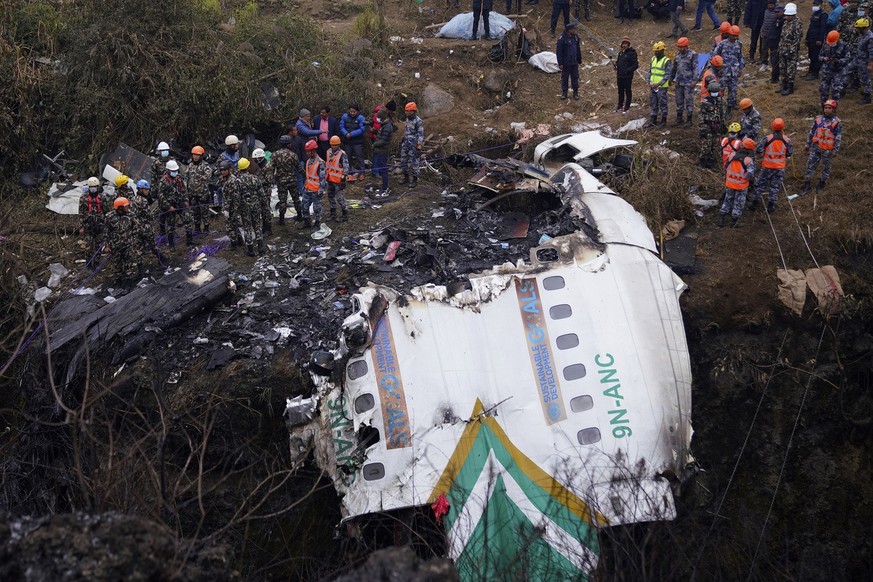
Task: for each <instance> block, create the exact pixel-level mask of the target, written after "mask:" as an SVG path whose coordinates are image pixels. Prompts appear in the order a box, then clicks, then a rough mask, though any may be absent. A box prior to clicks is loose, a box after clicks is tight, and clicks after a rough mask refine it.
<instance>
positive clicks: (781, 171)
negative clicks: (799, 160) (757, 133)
mask: <svg viewBox="0 0 873 582" xmlns="http://www.w3.org/2000/svg"><path fill="white" fill-rule="evenodd" d="M777 139H779V140H782V141H783V142H785V158H786V159H787V158H790V157H791V155H792V154H793V153H794V146H792V145H791V140H790V139H788V137H786V136H785V135H783V134H782V132H781V131H777V132H775V133H771V134H770V135H768V136H767V137H764V138H761V141H759V142H758V147H756V148H755V152H756V153H758V154H763V153H764V150H766V149H767V147H768V146H769V145H770V144H771V143H772V142H773V141H774V140H777ZM784 180H785V168H766V167H764V165H763V163H762V165H761V175H760V176H759V177H758V178H756V179H755V194H754V196H753V197H752V203H753V204H757V203H758V202H760V201H761V197H762V196H763V194H764V190H767V189H768V187H769V191H770V195H769V196H768V198H767V208H768V211H771V212H772V211H773V210H774V209H775V208H776V200H777V199H778V198H779V190H781V189H782V182H783V181H784Z"/></svg>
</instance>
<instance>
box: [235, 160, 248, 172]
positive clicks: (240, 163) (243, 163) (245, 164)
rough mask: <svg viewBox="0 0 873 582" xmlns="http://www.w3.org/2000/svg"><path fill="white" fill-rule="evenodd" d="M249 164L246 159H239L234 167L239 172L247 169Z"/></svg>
mask: <svg viewBox="0 0 873 582" xmlns="http://www.w3.org/2000/svg"><path fill="white" fill-rule="evenodd" d="M249 163H250V162H249V160H248V158H240V159H239V161H238V162H237V163H236V167H237V168H239V169H240V170H245V169H246V168H248V167H249Z"/></svg>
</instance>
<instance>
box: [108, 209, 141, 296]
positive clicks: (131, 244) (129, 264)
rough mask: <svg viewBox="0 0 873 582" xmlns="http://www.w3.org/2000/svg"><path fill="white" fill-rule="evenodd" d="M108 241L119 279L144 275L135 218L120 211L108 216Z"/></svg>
mask: <svg viewBox="0 0 873 582" xmlns="http://www.w3.org/2000/svg"><path fill="white" fill-rule="evenodd" d="M106 242H107V243H108V244H109V248H110V249H111V251H112V255H111V256H112V262H113V263H114V264H115V269H116V272H117V276H118V278H119V279H122V280H123V279H126V278H129V277H133V276H140V277H141V276H142V252H141V250H140V245H139V238H138V236H137V226H136V223H135V222H134V220H133V218H132V217H131V216H130V215H128V214H126V213H124V214H122V213H119V212H118V211H115V212H113V213H112V214H110V215H109V216H107V217H106Z"/></svg>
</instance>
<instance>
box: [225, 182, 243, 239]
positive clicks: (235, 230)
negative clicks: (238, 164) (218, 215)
mask: <svg viewBox="0 0 873 582" xmlns="http://www.w3.org/2000/svg"><path fill="white" fill-rule="evenodd" d="M238 181H239V174H238V173H237V174H234V173H233V172H231V174H230V176H229V177H228V179H227V180H226V181H225V182H224V184H222V185H221V194H222V206H223V208H224V209H225V210H226V211H227V232H228V233H229V235H230V240H231V244H232V245H234V244H237V243H242V242H243V241H244V239H243V235H242V231H241V230H240V227H241V222H240V203H238V201H237V199H236V192H237V190H238V186H237V182H238Z"/></svg>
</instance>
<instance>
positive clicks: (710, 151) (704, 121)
mask: <svg viewBox="0 0 873 582" xmlns="http://www.w3.org/2000/svg"><path fill="white" fill-rule="evenodd" d="M708 87H709V90H708V93H707V96H706V99H704V101H703V103H701V104H700V114H699V115H698V118H697V119H698V123H699V128H700V162H699V163H700V165H701V166H702V167H704V168H714V167H715V163H716V157H715V155H716V154H715V152H716V143H717V140H718V136H720V135H721V134H723V133H724V130H725V127H724V111H723V110H722V105H721V85H719V83H718V81H711V82H710V83H709V86H708Z"/></svg>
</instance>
